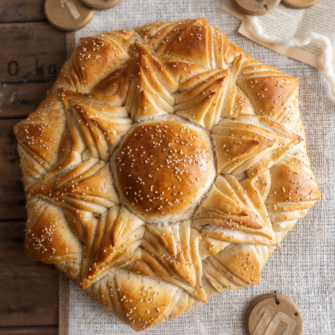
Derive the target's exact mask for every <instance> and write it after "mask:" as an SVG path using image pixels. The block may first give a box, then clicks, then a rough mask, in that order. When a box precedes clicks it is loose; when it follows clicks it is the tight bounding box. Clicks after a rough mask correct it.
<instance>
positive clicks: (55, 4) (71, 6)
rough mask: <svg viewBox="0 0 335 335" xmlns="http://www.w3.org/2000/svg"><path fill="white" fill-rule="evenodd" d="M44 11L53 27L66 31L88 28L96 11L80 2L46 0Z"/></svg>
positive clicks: (73, 0)
mask: <svg viewBox="0 0 335 335" xmlns="http://www.w3.org/2000/svg"><path fill="white" fill-rule="evenodd" d="M44 11H45V16H46V17H47V19H48V21H49V22H50V23H51V24H52V25H53V26H55V27H56V28H58V29H61V30H66V31H73V30H78V29H80V28H82V27H84V26H86V25H87V24H88V23H89V22H90V21H91V20H92V18H93V15H94V10H93V9H91V8H88V7H87V6H85V5H84V4H83V3H82V2H81V1H80V0H46V1H45V4H44Z"/></svg>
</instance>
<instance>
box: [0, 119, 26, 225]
mask: <svg viewBox="0 0 335 335" xmlns="http://www.w3.org/2000/svg"><path fill="white" fill-rule="evenodd" d="M18 122H19V120H1V121H0V220H18V219H25V218H26V209H25V195H24V192H23V186H22V182H21V177H22V172H21V168H20V159H19V155H18V153H17V141H16V138H15V136H14V133H13V127H14V125H15V124H16V123H18Z"/></svg>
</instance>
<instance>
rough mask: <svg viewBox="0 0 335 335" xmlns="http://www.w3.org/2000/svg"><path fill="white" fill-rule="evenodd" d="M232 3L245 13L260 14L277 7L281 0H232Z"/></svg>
mask: <svg viewBox="0 0 335 335" xmlns="http://www.w3.org/2000/svg"><path fill="white" fill-rule="evenodd" d="M232 3H233V4H234V5H235V7H236V8H237V9H238V10H240V11H241V12H243V13H244V14H247V15H251V16H260V15H265V14H267V13H269V12H271V11H272V10H273V9H274V8H276V7H277V6H278V5H279V3H280V0H232Z"/></svg>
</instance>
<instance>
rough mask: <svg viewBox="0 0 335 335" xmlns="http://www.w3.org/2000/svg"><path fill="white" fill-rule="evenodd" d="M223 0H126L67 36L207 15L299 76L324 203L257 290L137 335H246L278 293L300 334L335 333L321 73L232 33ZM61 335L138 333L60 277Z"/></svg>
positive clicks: (332, 103) (331, 135) (253, 51)
mask: <svg viewBox="0 0 335 335" xmlns="http://www.w3.org/2000/svg"><path fill="white" fill-rule="evenodd" d="M221 1H222V0H202V1H200V0H160V1H158V0H123V1H122V2H121V3H120V4H119V5H118V6H117V7H115V8H113V9H111V10H107V11H102V12H98V11H97V12H96V13H95V15H94V18H93V20H92V21H91V22H90V23H89V24H88V25H87V26H86V27H84V28H83V29H81V30H79V31H77V32H75V33H71V34H68V38H67V42H68V49H69V51H71V52H72V50H73V47H74V43H73V41H74V40H75V43H76V44H77V43H78V41H79V39H80V38H81V37H83V36H90V35H94V34H97V33H100V32H103V31H106V30H115V29H119V28H125V29H126V28H134V27H136V26H139V25H142V24H144V23H147V22H152V21H164V20H178V19H187V18H196V17H205V18H206V20H207V21H208V22H209V23H210V24H211V25H213V26H215V27H218V28H220V29H221V31H222V32H223V33H224V34H226V35H228V37H229V38H230V39H231V40H232V41H233V42H234V43H236V44H238V45H239V46H240V47H242V48H243V49H244V50H246V51H247V52H248V53H249V54H250V55H252V56H253V57H254V58H255V59H257V60H259V61H261V62H263V63H265V64H270V65H273V66H275V67H277V68H278V69H279V70H280V71H282V72H285V73H288V74H290V75H293V76H299V77H300V102H301V105H300V112H301V116H302V119H303V122H304V126H305V130H306V136H307V144H308V154H309V156H310V158H311V162H312V164H311V167H312V170H313V171H314V172H315V175H316V180H317V181H318V183H319V187H320V189H321V192H322V199H321V200H320V201H319V202H318V203H317V205H316V206H315V207H314V208H313V209H311V210H310V211H309V213H308V216H307V218H305V219H302V220H299V221H298V223H297V225H296V226H295V228H294V229H293V230H292V231H291V232H290V233H289V234H288V236H287V237H286V238H285V239H284V241H283V242H282V243H281V246H282V248H281V249H280V250H275V252H274V254H273V256H272V257H271V258H270V259H269V261H268V263H267V264H266V266H265V269H264V270H263V272H262V282H261V284H260V285H258V286H254V287H250V288H247V289H242V290H239V291H233V290H231V291H229V292H228V293H225V294H217V295H216V296H215V297H212V298H210V299H209V302H208V304H207V305H206V304H203V303H199V304H198V305H196V306H195V307H192V308H191V310H190V312H188V313H184V314H182V315H181V316H180V317H178V318H177V319H174V320H171V321H166V322H164V323H162V324H160V325H158V326H154V327H152V328H150V329H148V330H145V331H143V332H141V334H143V335H149V334H155V335H163V334H176V335H203V334H213V335H218V334H222V335H244V334H246V332H245V329H244V316H245V312H246V310H247V308H248V306H249V304H250V303H251V301H252V300H253V299H254V298H256V297H257V296H259V295H261V294H265V293H269V292H273V291H275V290H277V291H278V293H280V294H283V295H286V296H288V297H289V298H291V299H292V300H293V301H294V302H295V303H296V304H297V306H298V307H299V309H300V311H301V313H302V316H303V319H304V334H307V335H333V334H334V333H335V178H334V174H335V169H334V168H335V155H334V149H335V100H334V98H332V95H331V93H330V89H329V85H328V83H327V82H326V80H325V79H324V76H323V74H322V72H321V71H319V70H317V69H315V68H312V67H311V66H309V65H306V64H302V63H300V62H298V61H295V60H292V59H289V58H287V57H284V56H282V55H279V54H277V53H275V52H273V51H271V50H268V49H266V48H264V47H262V46H260V45H258V44H256V43H254V42H252V41H250V40H248V39H246V38H245V37H243V36H241V35H239V34H238V33H237V30H238V27H239V24H240V21H239V20H237V19H236V18H234V17H232V16H230V15H229V14H227V13H225V12H224V11H222V9H221ZM59 317H60V320H59V321H60V332H59V333H60V335H107V334H108V335H119V334H124V335H128V334H135V332H134V331H133V330H132V329H131V328H130V327H128V326H126V325H123V324H122V323H121V322H120V321H119V320H118V319H117V318H115V317H113V316H110V315H109V314H107V312H106V311H105V310H104V308H103V307H101V306H99V305H98V304H96V303H95V302H94V301H93V300H91V298H89V297H88V296H86V294H85V293H84V292H82V291H81V290H80V289H79V288H77V287H76V286H75V285H74V284H73V283H70V282H69V280H68V279H66V278H65V277H63V275H61V276H60V287H59Z"/></svg>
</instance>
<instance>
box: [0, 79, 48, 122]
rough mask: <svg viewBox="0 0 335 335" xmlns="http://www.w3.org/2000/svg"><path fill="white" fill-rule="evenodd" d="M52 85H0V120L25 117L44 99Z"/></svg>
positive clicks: (32, 83) (45, 83)
mask: <svg viewBox="0 0 335 335" xmlns="http://www.w3.org/2000/svg"><path fill="white" fill-rule="evenodd" d="M52 84H53V82H51V81H47V82H31V83H29V82H28V83H4V84H0V93H1V96H0V99H1V104H0V119H3V118H24V117H27V116H28V115H29V114H30V113H31V112H33V111H34V110H35V109H36V108H37V107H38V105H39V104H40V103H41V101H42V100H43V99H44V98H45V96H46V92H47V90H48V89H49V88H50V87H51V86H52ZM2 97H5V98H2Z"/></svg>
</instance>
